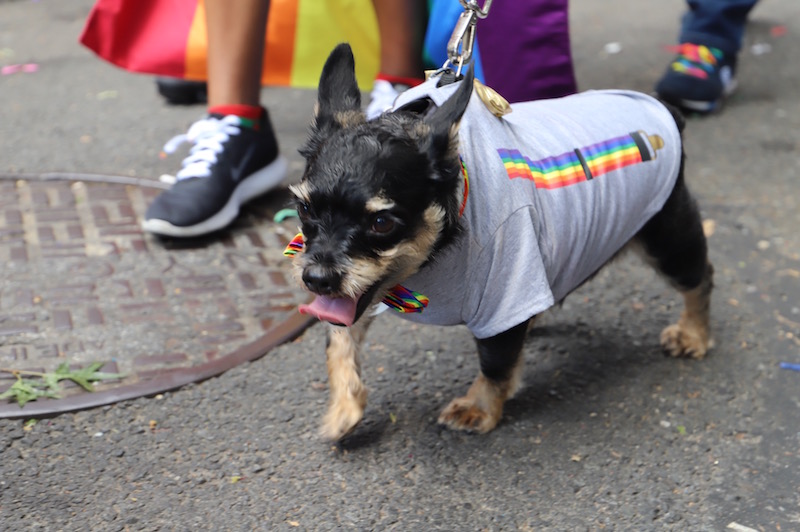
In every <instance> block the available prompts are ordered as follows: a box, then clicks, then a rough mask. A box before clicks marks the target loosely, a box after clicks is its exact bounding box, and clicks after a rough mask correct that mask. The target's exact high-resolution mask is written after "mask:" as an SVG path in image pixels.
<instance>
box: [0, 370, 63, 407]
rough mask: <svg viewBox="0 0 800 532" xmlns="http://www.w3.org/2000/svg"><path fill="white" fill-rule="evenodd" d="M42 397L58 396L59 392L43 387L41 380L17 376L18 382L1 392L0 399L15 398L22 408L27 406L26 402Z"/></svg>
mask: <svg viewBox="0 0 800 532" xmlns="http://www.w3.org/2000/svg"><path fill="white" fill-rule="evenodd" d="M40 397H53V398H57V397H58V394H56V393H54V392H53V391H52V390H49V389H47V388H43V387H42V383H41V382H40V381H36V380H32V379H21V378H19V377H17V382H15V383H14V384H12V385H11V388H9V389H8V390H6V391H5V392H3V393H2V394H0V399H11V398H13V399H15V400H16V401H17V404H19V406H20V408H21V407H23V406H25V403H28V402H30V401H35V400H36V399H38V398H40Z"/></svg>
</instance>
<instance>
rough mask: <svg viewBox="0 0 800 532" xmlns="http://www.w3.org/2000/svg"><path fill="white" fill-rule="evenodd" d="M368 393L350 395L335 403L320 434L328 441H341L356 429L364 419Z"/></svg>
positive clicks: (329, 410)
mask: <svg viewBox="0 0 800 532" xmlns="http://www.w3.org/2000/svg"><path fill="white" fill-rule="evenodd" d="M366 404H367V392H366V390H363V393H360V394H358V395H356V396H353V395H350V396H347V397H344V398H341V399H339V400H338V401H336V402H335V403H333V404H332V405H331V406H330V408H329V409H328V413H327V414H325V418H324V419H323V420H322V427H321V428H320V434H321V435H322V437H323V438H326V439H328V440H334V441H336V440H341V439H342V438H344V437H345V436H347V435H348V434H350V433H351V432H353V429H355V428H356V425H358V423H359V422H360V421H361V419H362V418H363V417H364V407H365V406H366Z"/></svg>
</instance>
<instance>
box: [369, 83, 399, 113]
mask: <svg viewBox="0 0 800 532" xmlns="http://www.w3.org/2000/svg"><path fill="white" fill-rule="evenodd" d="M399 95H400V93H399V92H397V89H395V88H394V85H392V84H391V83H389V82H388V81H386V80H384V79H376V80H375V84H374V85H373V86H372V92H370V93H369V105H368V106H367V111H366V114H367V120H373V119H375V118H378V117H379V116H380V115H381V114H382V113H383V112H384V111H388V110H389V109H391V108H392V106H394V101H395V100H396V99H397V96H399Z"/></svg>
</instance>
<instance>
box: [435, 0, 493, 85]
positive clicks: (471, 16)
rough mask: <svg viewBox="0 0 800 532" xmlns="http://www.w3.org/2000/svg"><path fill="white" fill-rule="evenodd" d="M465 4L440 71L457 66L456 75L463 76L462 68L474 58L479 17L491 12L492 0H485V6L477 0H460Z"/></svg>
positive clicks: (484, 16)
mask: <svg viewBox="0 0 800 532" xmlns="http://www.w3.org/2000/svg"><path fill="white" fill-rule="evenodd" d="M459 2H461V5H462V6H464V12H463V13H461V16H460V17H458V22H456V27H455V29H454V30H453V33H452V35H451V36H450V40H449V41H447V60H446V61H445V62H444V65H442V68H441V69H440V71H442V70H445V69H447V67H448V65H451V64H452V65H454V66H457V68H456V77H459V76H461V69H462V68H463V67H464V65H466V64H467V63H468V62H469V61H470V59H472V48H473V46H474V45H475V26H476V24H477V22H478V19H484V18H486V16H487V15H488V14H489V8H490V7H491V6H492V0H484V2H483V7H481V6H479V5H478V1H477V0H459Z"/></svg>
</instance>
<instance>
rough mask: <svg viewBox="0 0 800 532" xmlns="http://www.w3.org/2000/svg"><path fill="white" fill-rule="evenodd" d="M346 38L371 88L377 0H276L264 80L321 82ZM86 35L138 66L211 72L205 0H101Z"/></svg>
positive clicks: (201, 74) (179, 73) (131, 67)
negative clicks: (333, 53)
mask: <svg viewBox="0 0 800 532" xmlns="http://www.w3.org/2000/svg"><path fill="white" fill-rule="evenodd" d="M231 1H235V0H231ZM344 41H347V42H349V43H350V46H351V47H352V48H353V54H354V55H355V58H356V78H357V79H358V82H359V85H360V86H361V88H362V89H371V88H372V83H373V82H374V80H375V75H376V73H377V71H378V66H379V57H378V53H379V50H380V41H379V39H378V24H377V21H376V19H375V13H374V10H373V8H372V0H272V1H271V2H270V11H269V19H268V25H267V35H266V36H265V49H264V65H263V69H262V72H263V76H262V82H263V84H264V85H282V86H291V87H305V88H315V87H316V86H317V84H318V83H319V75H320V73H321V72H322V66H323V65H324V64H325V60H326V59H327V58H328V54H330V52H331V50H333V48H334V47H335V46H336V45H337V44H338V43H340V42H344ZM80 42H81V43H82V44H83V45H84V46H86V47H87V48H89V49H91V50H92V51H94V52H95V53H96V54H97V55H98V56H100V57H101V58H102V59H105V60H106V61H109V62H110V63H112V64H114V65H116V66H118V67H120V68H123V69H125V70H128V71H131V72H139V73H145V74H154V75H158V76H169V77H174V78H182V79H193V80H205V79H206V75H207V73H206V49H207V41H206V18H205V9H204V6H203V2H202V0H171V1H169V2H166V1H163V0H162V1H159V0H97V2H96V4H95V5H94V7H93V8H92V11H91V12H90V14H89V17H88V19H87V21H86V25H85V26H84V29H83V32H82V34H81V36H80Z"/></svg>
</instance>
